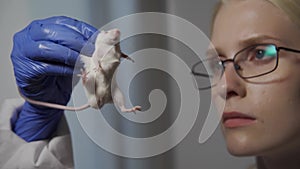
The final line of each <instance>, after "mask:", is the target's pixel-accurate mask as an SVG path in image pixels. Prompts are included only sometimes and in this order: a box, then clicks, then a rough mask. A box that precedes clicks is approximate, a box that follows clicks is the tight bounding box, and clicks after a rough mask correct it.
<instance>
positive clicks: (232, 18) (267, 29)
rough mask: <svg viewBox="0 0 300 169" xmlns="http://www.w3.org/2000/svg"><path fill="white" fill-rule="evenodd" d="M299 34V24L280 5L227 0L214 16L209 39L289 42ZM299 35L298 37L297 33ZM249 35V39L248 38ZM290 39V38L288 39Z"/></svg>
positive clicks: (220, 41)
mask: <svg viewBox="0 0 300 169" xmlns="http://www.w3.org/2000/svg"><path fill="white" fill-rule="evenodd" d="M296 34H298V35H299V36H300V30H299V29H298V27H297V26H296V25H295V24H294V23H293V22H292V21H291V20H290V19H289V18H288V16H287V15H286V14H285V13H284V12H283V11H282V10H280V9H279V8H277V7H276V6H274V5H273V4H271V3H270V2H268V1H266V0H229V1H227V2H226V3H225V4H224V5H222V7H221V8H220V9H219V11H218V13H217V15H216V18H215V20H214V26H213V29H212V34H211V40H212V42H213V43H214V44H215V45H217V44H218V43H222V44H224V43H229V42H230V41H234V42H235V43H238V44H240V43H244V41H250V40H251V41H253V42H255V41H257V39H255V37H257V38H258V39H259V38H260V39H261V38H262V37H263V38H264V37H265V38H266V39H267V38H268V37H272V39H277V40H278V39H279V40H281V41H284V42H285V41H286V42H287V43H291V42H292V41H294V40H297V41H299V40H298V39H299V38H296V36H295V35H296ZM299 36H298V37H299ZM249 39H250V40H249ZM288 41H291V42H288Z"/></svg>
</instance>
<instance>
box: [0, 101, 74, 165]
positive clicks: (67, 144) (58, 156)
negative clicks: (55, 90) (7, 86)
mask: <svg viewBox="0 0 300 169" xmlns="http://www.w3.org/2000/svg"><path fill="white" fill-rule="evenodd" d="M23 103H24V101H23V100H22V99H8V100H5V101H4V103H3V104H2V106H1V107H0V168H1V169H33V168H34V169H71V168H74V163H73V153H72V145H71V137H70V132H69V128H68V126H67V123H66V120H65V118H64V117H63V118H62V120H61V122H60V124H59V126H58V129H57V132H56V133H55V135H54V137H53V138H52V139H50V140H41V141H34V142H29V143H28V142H26V141H24V140H23V139H22V138H20V137H18V136H17V135H16V134H15V133H14V132H12V130H11V125H10V119H11V117H12V116H13V115H16V113H18V112H20V110H21V108H22V105H23Z"/></svg>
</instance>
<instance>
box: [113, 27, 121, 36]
mask: <svg viewBox="0 0 300 169" xmlns="http://www.w3.org/2000/svg"><path fill="white" fill-rule="evenodd" d="M111 31H112V32H113V33H115V34H116V35H120V33H121V32H120V30H119V29H117V28H115V29H113V30H111Z"/></svg>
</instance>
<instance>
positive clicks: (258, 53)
mask: <svg viewBox="0 0 300 169" xmlns="http://www.w3.org/2000/svg"><path fill="white" fill-rule="evenodd" d="M265 53H266V52H265V51H264V50H257V51H256V54H255V58H256V59H262V58H264V56H265Z"/></svg>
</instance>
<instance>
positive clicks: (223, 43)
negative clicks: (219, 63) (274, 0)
mask: <svg viewBox="0 0 300 169" xmlns="http://www.w3.org/2000/svg"><path fill="white" fill-rule="evenodd" d="M262 36H267V37H264V38H259V37H262ZM299 37H300V29H299V28H298V27H297V26H296V25H295V24H294V23H293V22H292V21H291V20H290V19H289V18H288V16H287V15H286V14H285V13H284V12H283V11H281V10H280V9H279V8H277V7H275V6H274V5H273V4H271V3H270V2H268V1H265V0H244V1H241V0H230V1H229V2H228V3H226V4H225V5H222V7H221V8H220V10H219V11H218V13H217V15H216V18H215V20H214V25H213V28H212V34H211V41H212V44H213V45H214V48H215V49H216V50H217V52H218V54H219V56H220V58H221V59H232V58H233V56H234V55H235V54H236V53H237V52H238V51H239V50H241V49H243V48H245V47H247V46H250V45H254V44H258V43H272V44H276V45H277V46H284V47H288V48H293V49H300V38H299ZM249 39H252V41H251V42H250V41H248V40H249ZM253 39H254V40H253ZM299 71H300V54H299V53H292V52H287V51H283V50H281V51H280V52H279V65H278V68H277V69H276V70H275V71H274V72H272V73H270V74H267V75H264V76H261V77H257V78H254V79H248V80H244V79H242V78H240V77H239V76H238V75H237V74H236V72H235V70H234V67H233V64H232V63H229V64H228V65H227V66H226V69H225V72H224V75H223V77H222V78H223V80H225V81H226V85H223V84H220V85H218V86H216V87H215V88H213V96H214V99H215V102H216V103H217V104H218V103H221V102H224V101H226V104H225V108H224V112H233V111H234V112H241V113H244V114H247V115H250V116H253V117H254V118H255V121H254V122H253V123H251V124H249V125H245V126H240V127H233V128H228V127H225V126H224V123H222V131H223V133H224V137H225V140H226V144H227V148H228V151H229V152H230V153H231V154H233V155H236V156H249V155H251V156H252V155H253V156H257V159H258V168H272V169H277V168H289V169H291V168H299V166H300V162H299V161H300V74H299ZM224 91H226V92H224Z"/></svg>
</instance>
